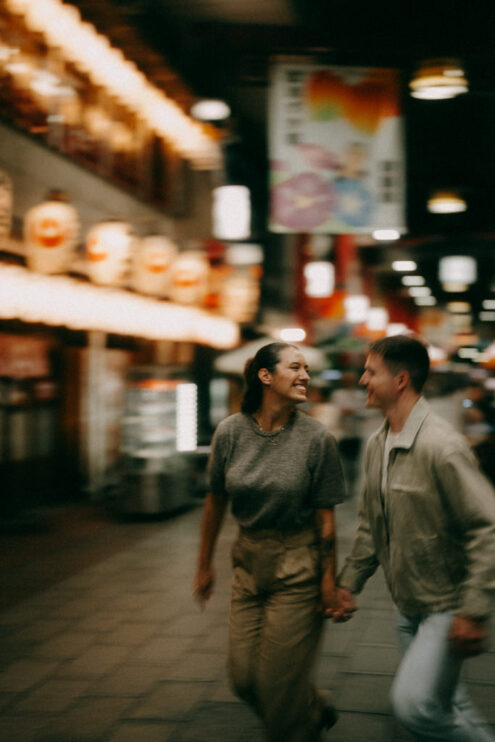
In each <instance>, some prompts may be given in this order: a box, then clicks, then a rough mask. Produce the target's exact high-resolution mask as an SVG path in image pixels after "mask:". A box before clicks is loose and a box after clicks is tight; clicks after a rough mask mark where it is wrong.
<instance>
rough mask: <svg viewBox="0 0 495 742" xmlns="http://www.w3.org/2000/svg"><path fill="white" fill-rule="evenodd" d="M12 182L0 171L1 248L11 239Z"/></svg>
mask: <svg viewBox="0 0 495 742" xmlns="http://www.w3.org/2000/svg"><path fill="white" fill-rule="evenodd" d="M12 202H13V197H12V181H11V180H10V178H9V176H8V175H7V173H6V172H4V171H3V170H0V246H1V247H3V246H4V245H5V242H6V241H7V240H8V238H9V237H10V230H11V228H12Z"/></svg>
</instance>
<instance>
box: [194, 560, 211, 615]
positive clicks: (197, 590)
mask: <svg viewBox="0 0 495 742" xmlns="http://www.w3.org/2000/svg"><path fill="white" fill-rule="evenodd" d="M214 584H215V576H214V574H213V570H212V569H211V568H210V567H199V568H198V571H197V572H196V577H195V578H194V588H193V593H194V597H195V598H196V600H197V601H198V603H199V604H200V605H201V607H202V608H204V607H205V604H206V603H207V602H208V601H209V599H210V598H211V596H212V594H213V586H214Z"/></svg>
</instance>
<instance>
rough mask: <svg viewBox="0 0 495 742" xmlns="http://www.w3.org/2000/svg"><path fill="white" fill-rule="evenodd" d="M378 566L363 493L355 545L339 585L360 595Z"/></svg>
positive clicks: (339, 579) (341, 574)
mask: <svg viewBox="0 0 495 742" xmlns="http://www.w3.org/2000/svg"><path fill="white" fill-rule="evenodd" d="M378 564H379V562H378V559H377V556H376V552H375V546H374V543H373V537H372V535H371V530H370V525H369V519H368V512H367V508H366V502H365V492H363V496H362V499H361V507H360V512H359V523H358V527H357V531H356V535H355V537H354V544H353V546H352V550H351V553H350V554H349V556H348V557H347V559H346V562H345V565H344V568H343V570H342V572H341V573H340V575H339V577H338V579H337V583H338V584H339V585H340V586H341V587H345V588H347V590H350V591H351V592H352V593H360V592H361V590H362V589H363V587H364V584H365V582H366V580H367V579H368V578H369V577H371V575H372V574H373V573H374V572H375V571H376V568H377V567H378Z"/></svg>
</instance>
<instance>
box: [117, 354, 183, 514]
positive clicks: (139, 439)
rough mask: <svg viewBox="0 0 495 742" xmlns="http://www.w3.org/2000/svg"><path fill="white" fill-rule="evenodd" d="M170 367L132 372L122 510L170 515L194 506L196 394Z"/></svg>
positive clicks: (124, 440)
mask: <svg viewBox="0 0 495 742" xmlns="http://www.w3.org/2000/svg"><path fill="white" fill-rule="evenodd" d="M167 374H170V371H168V370H167V368H166V367H160V366H152V367H144V368H134V369H130V370H129V371H128V377H127V381H126V390H125V407H124V415H123V421H122V436H121V452H122V457H121V464H122V474H123V476H122V485H123V486H122V509H123V510H124V511H126V512H135V513H148V514H152V513H166V512H170V511H173V510H177V509H179V508H181V507H183V506H185V505H186V504H188V503H189V502H190V500H191V496H190V464H189V458H188V452H194V451H195V450H196V446H197V388H196V385H195V384H192V383H191V382H189V381H186V380H184V379H175V378H167Z"/></svg>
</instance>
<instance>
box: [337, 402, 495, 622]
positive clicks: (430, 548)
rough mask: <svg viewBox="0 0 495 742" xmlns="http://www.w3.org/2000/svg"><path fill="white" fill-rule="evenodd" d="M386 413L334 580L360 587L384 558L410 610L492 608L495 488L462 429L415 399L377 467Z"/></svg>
mask: <svg viewBox="0 0 495 742" xmlns="http://www.w3.org/2000/svg"><path fill="white" fill-rule="evenodd" d="M387 431H388V423H387V422H384V424H383V425H382V426H381V428H380V429H379V430H378V431H377V432H376V433H374V435H372V436H371V438H370V440H369V442H368V445H367V448H366V456H365V469H366V480H365V486H364V491H363V495H362V501H361V508H360V515H359V525H358V530H357V533H356V538H355V541H354V545H353V548H352V552H351V554H350V556H349V557H348V559H347V561H346V564H345V566H344V569H343V571H342V573H341V575H340V577H339V584H340V585H342V586H343V587H346V588H347V589H349V590H351V591H352V592H353V593H359V592H360V591H361V590H362V588H363V586H364V583H365V582H366V580H367V579H368V577H370V576H371V575H372V574H373V572H374V571H375V570H376V568H377V566H378V565H379V564H381V566H382V567H383V570H384V573H385V578H386V581H387V583H388V586H389V589H390V592H391V595H392V598H393V600H394V602H395V604H396V605H397V607H398V609H399V610H400V611H401V612H402V613H405V614H407V615H418V614H424V613H432V612H442V611H449V610H453V611H455V612H456V613H460V614H462V615H465V616H469V617H472V618H485V617H487V616H488V614H489V613H490V608H491V602H492V599H493V595H494V593H495V492H494V490H493V487H492V486H491V484H490V483H489V482H488V480H487V479H486V478H485V477H484V476H483V474H482V473H481V472H480V470H479V467H478V464H477V462H476V460H475V458H474V456H473V454H472V452H471V450H470V448H469V446H468V444H467V442H466V440H465V439H464V437H463V436H462V435H461V434H459V433H457V432H456V431H455V430H454V429H453V428H452V427H451V426H450V425H449V423H447V422H445V421H444V420H443V419H442V418H440V417H438V416H437V415H435V414H434V413H433V412H431V410H430V407H429V405H428V403H427V402H426V400H425V399H424V398H422V397H421V398H420V399H419V400H418V402H417V403H416V405H415V406H414V407H413V409H412V411H411V413H410V415H409V417H408V419H407V421H406V424H405V426H404V427H403V429H402V431H401V432H400V434H399V436H398V439H397V440H396V442H395V445H394V448H393V449H392V451H391V452H390V458H389V464H388V471H387V477H386V488H385V491H384V492H382V488H381V482H382V467H383V452H384V445H385V438H386V436H387Z"/></svg>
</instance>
